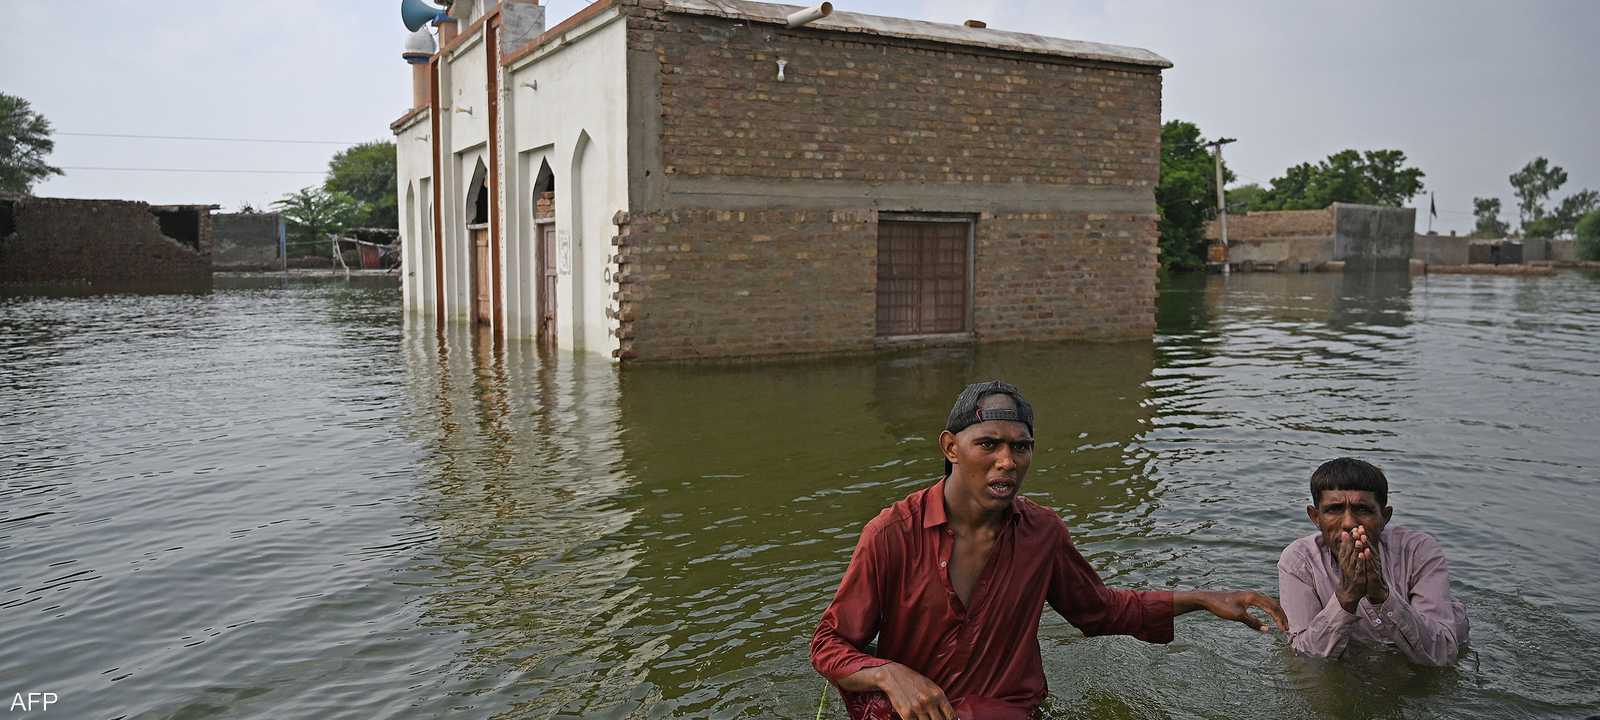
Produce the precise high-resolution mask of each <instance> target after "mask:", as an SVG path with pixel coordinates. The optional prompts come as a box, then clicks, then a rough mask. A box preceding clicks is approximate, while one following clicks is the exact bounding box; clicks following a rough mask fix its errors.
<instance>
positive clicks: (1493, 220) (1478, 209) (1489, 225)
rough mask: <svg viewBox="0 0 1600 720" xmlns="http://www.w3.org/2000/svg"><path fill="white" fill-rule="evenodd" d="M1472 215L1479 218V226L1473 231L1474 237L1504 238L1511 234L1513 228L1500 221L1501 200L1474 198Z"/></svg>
mask: <svg viewBox="0 0 1600 720" xmlns="http://www.w3.org/2000/svg"><path fill="white" fill-rule="evenodd" d="M1472 214H1473V215H1476V216H1477V217H1478V225H1477V227H1474V228H1473V229H1472V236H1473V237H1479V238H1503V237H1505V236H1506V234H1507V233H1509V232H1511V226H1509V225H1507V224H1506V223H1504V222H1502V221H1501V220H1500V198H1481V197H1475V198H1473V199H1472Z"/></svg>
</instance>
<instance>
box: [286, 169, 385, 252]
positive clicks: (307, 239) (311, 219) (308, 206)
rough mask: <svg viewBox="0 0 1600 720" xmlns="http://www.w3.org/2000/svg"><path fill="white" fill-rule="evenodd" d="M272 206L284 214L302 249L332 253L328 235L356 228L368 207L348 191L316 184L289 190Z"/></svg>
mask: <svg viewBox="0 0 1600 720" xmlns="http://www.w3.org/2000/svg"><path fill="white" fill-rule="evenodd" d="M272 207H273V208H274V209H276V210H277V211H278V212H279V213H282V214H283V219H284V220H285V221H286V222H287V223H288V225H289V229H290V230H291V231H292V232H293V235H294V239H295V243H294V244H296V245H298V246H299V249H300V251H301V252H303V253H311V254H316V255H330V256H331V252H329V251H328V248H327V243H328V236H329V235H336V234H338V233H341V232H344V231H345V229H347V228H350V227H352V226H353V225H354V224H355V221H356V219H357V218H359V217H361V214H362V213H363V212H364V211H365V210H366V208H364V207H362V206H361V203H360V202H359V201H357V200H356V199H354V198H352V197H350V196H349V195H347V194H345V193H342V192H337V191H336V192H329V191H327V190H325V189H322V188H319V187H315V186H313V187H307V188H301V189H300V190H298V191H296V192H292V193H289V194H288V195H285V196H283V198H282V199H280V200H278V201H277V202H274V203H273V204H272Z"/></svg>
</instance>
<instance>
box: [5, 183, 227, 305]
mask: <svg viewBox="0 0 1600 720" xmlns="http://www.w3.org/2000/svg"><path fill="white" fill-rule="evenodd" d="M0 205H3V206H4V207H0V215H9V218H8V222H7V223H0V224H9V225H10V226H11V230H12V231H11V232H10V233H7V234H5V235H4V236H3V237H0V284H7V285H63V284H65V285H87V286H89V287H91V288H94V289H97V290H100V289H105V290H119V289H144V288H150V289H168V288H171V289H190V288H209V287H210V286H211V248H212V232H213V230H212V223H211V212H210V209H209V207H208V206H204V205H200V206H194V205H186V206H185V205H168V206H154V207H153V206H151V205H148V204H146V203H142V202H131V201H126V200H68V199H61V198H34V197H11V198H7V199H3V200H0ZM163 227H165V228H166V229H167V232H171V233H175V234H177V235H178V236H179V237H177V238H173V237H169V236H168V235H166V234H164V233H163Z"/></svg>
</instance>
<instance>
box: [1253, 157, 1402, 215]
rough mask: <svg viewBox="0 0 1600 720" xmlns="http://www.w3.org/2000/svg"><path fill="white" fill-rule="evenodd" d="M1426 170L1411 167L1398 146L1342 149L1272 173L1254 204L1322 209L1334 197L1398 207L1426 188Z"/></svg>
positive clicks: (1266, 207)
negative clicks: (1280, 173)
mask: <svg viewBox="0 0 1600 720" xmlns="http://www.w3.org/2000/svg"><path fill="white" fill-rule="evenodd" d="M1425 176H1426V174H1425V173H1423V172H1422V171H1421V170H1419V169H1417V168H1414V167H1407V166H1406V154H1405V153H1404V152H1401V151H1399V150H1368V151H1366V152H1364V153H1363V152H1358V151H1356V150H1341V151H1339V152H1336V153H1334V154H1332V155H1329V156H1328V157H1327V159H1326V160H1323V161H1321V162H1319V163H1317V164H1315V165H1313V164H1311V163H1300V164H1299V165H1295V166H1293V167H1290V168H1289V169H1288V170H1285V171H1284V174H1283V177H1278V178H1273V179H1272V188H1271V189H1270V190H1268V191H1267V193H1266V196H1265V197H1264V198H1262V200H1261V204H1260V205H1259V206H1258V207H1257V208H1256V209H1260V210H1321V209H1322V208H1325V207H1328V206H1329V205H1332V204H1333V203H1336V202H1346V203H1360V204H1363V205H1389V206H1392V207H1399V206H1401V205H1404V204H1405V203H1406V202H1407V201H1409V200H1410V199H1411V198H1413V197H1416V195H1417V193H1420V192H1422V188H1423V183H1422V178H1423V177H1425Z"/></svg>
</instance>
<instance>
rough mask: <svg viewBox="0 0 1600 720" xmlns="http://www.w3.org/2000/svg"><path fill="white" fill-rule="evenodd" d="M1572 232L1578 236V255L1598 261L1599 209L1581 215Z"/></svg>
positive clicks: (1599, 237) (1599, 257)
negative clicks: (1581, 217)
mask: <svg viewBox="0 0 1600 720" xmlns="http://www.w3.org/2000/svg"><path fill="white" fill-rule="evenodd" d="M1573 234H1575V235H1577V236H1578V257H1580V258H1583V259H1584V260H1596V261H1600V210H1595V211H1593V212H1590V213H1589V214H1588V215H1585V216H1583V219H1582V220H1579V221H1578V226H1577V229H1576V230H1575V231H1574V233H1573Z"/></svg>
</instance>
